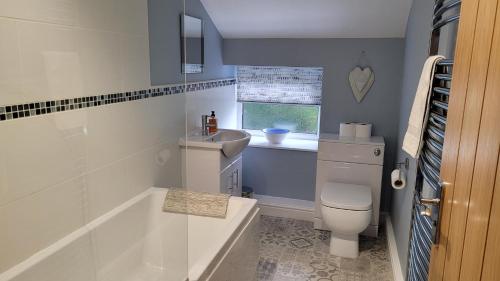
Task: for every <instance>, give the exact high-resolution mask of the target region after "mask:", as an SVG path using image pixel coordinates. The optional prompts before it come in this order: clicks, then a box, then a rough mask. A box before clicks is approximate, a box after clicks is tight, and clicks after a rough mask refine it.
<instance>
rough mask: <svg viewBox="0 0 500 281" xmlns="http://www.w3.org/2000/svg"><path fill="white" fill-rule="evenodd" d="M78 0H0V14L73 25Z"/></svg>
mask: <svg viewBox="0 0 500 281" xmlns="http://www.w3.org/2000/svg"><path fill="white" fill-rule="evenodd" d="M78 1H79V0H44V1H39V0H2V2H1V6H2V9H0V16H2V17H10V18H17V19H23V20H32V21H39V22H48V23H55V24H63V25H74V24H75V22H76V21H75V20H76V15H77V8H78V5H77V2H78Z"/></svg>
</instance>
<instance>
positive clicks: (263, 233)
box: [258, 216, 393, 281]
mask: <svg viewBox="0 0 500 281" xmlns="http://www.w3.org/2000/svg"><path fill="white" fill-rule="evenodd" d="M260 246H261V247H260V250H259V254H260V260H259V267H258V281H285V280H286V281H372V280H373V281H375V280H376V281H392V280H393V278H392V268H391V264H390V259H389V255H388V252H387V243H386V237H385V234H384V231H383V230H382V231H380V236H379V237H378V238H370V237H360V242H359V249H360V255H359V257H358V258H357V259H347V258H341V257H337V256H333V255H330V253H329V250H330V232H328V231H323V230H315V229H314V228H313V224H312V223H311V222H307V221H300V220H293V219H286V218H277V217H270V216H262V218H261V225H260Z"/></svg>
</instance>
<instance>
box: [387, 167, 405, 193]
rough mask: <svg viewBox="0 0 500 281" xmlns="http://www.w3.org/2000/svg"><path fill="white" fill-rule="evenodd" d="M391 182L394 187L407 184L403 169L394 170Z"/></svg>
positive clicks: (400, 187)
mask: <svg viewBox="0 0 500 281" xmlns="http://www.w3.org/2000/svg"><path fill="white" fill-rule="evenodd" d="M391 184H392V187H393V188H394V189H402V188H404V187H405V186H406V175H405V173H404V172H403V171H401V169H395V170H394V171H392V173H391Z"/></svg>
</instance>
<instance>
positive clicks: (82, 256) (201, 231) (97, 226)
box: [0, 187, 259, 281]
mask: <svg viewBox="0 0 500 281" xmlns="http://www.w3.org/2000/svg"><path fill="white" fill-rule="evenodd" d="M167 192H168V189H163V188H155V187H152V188H150V189H148V190H146V191H145V192H143V193H141V194H139V195H137V196H136V197H134V198H132V199H130V200H129V201H127V202H125V203H123V204H122V205H120V206H118V207H117V208H115V209H113V210H111V211H110V212H108V213H106V214H105V215H103V216H101V217H99V218H97V219H95V220H93V221H91V222H90V223H88V224H87V225H85V226H84V227H82V228H80V229H78V230H76V231H75V232H73V233H71V234H69V235H67V236H66V237H64V238H63V239H61V240H59V241H57V242H56V243H54V244H52V245H50V246H49V247H47V248H45V249H43V250H42V251H40V252H38V253H36V254H34V255H33V256H31V257H30V258H28V259H26V260H25V261H23V262H21V263H19V264H17V265H16V266H14V267H12V268H10V269H9V270H7V271H5V272H3V273H1V274H0V281H31V280H33V281H35V280H36V281H73V280H75V281H101V280H106V281H139V280H141V281H160V280H162V281H185V280H189V281H195V280H199V281H201V280H211V281H217V280H220V281H228V280H230V281H239V280H241V281H248V280H255V273H256V266H257V260H258V252H257V251H258V240H257V239H258V235H257V232H258V221H259V209H258V208H257V206H256V200H253V199H244V198H239V197H231V198H230V200H229V206H228V213H227V217H226V218H225V219H217V218H208V217H200V216H191V215H182V214H173V213H165V212H162V211H161V208H162V205H163V201H164V198H165V195H166V193H167Z"/></svg>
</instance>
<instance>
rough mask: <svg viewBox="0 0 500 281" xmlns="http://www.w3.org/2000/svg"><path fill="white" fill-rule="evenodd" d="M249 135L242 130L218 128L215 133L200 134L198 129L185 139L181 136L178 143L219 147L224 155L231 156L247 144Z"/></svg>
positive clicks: (205, 147)
mask: <svg viewBox="0 0 500 281" xmlns="http://www.w3.org/2000/svg"><path fill="white" fill-rule="evenodd" d="M250 137H251V135H250V134H249V133H247V132H245V131H242V130H230V129H219V130H218V131H217V133H215V134H213V135H209V136H202V135H201V131H200V130H198V131H195V132H193V133H192V134H190V135H189V136H188V137H187V139H184V138H181V139H180V141H179V144H180V145H181V146H184V147H193V148H195V147H199V148H204V149H220V150H221V151H222V153H223V154H224V156H226V157H227V158H231V157H233V156H235V155H237V154H239V153H240V152H242V151H243V149H245V147H247V146H248V143H249V142H250Z"/></svg>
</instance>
